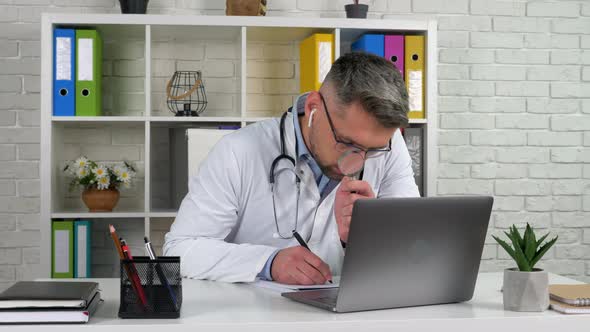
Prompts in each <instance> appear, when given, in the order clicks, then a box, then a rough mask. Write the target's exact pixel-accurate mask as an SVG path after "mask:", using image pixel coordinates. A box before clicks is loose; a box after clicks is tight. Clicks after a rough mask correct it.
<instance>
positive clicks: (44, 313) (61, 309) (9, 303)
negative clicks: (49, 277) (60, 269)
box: [0, 281, 101, 324]
mask: <svg viewBox="0 0 590 332" xmlns="http://www.w3.org/2000/svg"><path fill="white" fill-rule="evenodd" d="M100 302H101V299H100V292H99V289H98V283H96V282H58V281H19V282H17V283H16V284H14V285H13V286H12V287H10V288H8V289H7V290H5V291H4V292H2V293H1V294H0V324H31V323H36V324H43V323H87V322H88V320H89V319H90V317H91V316H92V315H93V314H94V312H95V311H96V309H97V307H98V305H99V304H100Z"/></svg>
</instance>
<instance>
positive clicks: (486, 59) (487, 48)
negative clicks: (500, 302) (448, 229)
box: [0, 0, 590, 289]
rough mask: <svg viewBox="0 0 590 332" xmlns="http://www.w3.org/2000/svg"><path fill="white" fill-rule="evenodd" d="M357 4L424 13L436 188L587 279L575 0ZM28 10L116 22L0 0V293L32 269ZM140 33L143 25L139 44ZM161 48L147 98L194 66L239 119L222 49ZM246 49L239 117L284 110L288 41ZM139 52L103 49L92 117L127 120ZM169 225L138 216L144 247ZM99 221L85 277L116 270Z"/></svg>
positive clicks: (155, 6)
mask: <svg viewBox="0 0 590 332" xmlns="http://www.w3.org/2000/svg"><path fill="white" fill-rule="evenodd" d="M349 2H350V1H345V0H339V1H327V0H319V1H318V0H314V1H308V0H306V1H303V0H299V1H287V0H271V1H269V13H268V15H274V16H282V15H286V16H304V17H318V16H323V17H343V16H344V11H343V6H344V4H346V3H349ZM365 3H368V4H369V6H370V9H369V10H370V13H369V15H370V17H371V18H381V17H387V15H390V14H393V15H395V14H403V15H407V14H412V13H418V14H419V15H424V14H426V15H432V16H433V17H436V18H437V19H438V28H439V36H438V42H439V50H438V60H439V63H440V64H439V68H438V76H439V77H438V79H439V82H438V87H439V99H438V111H439V112H440V113H441V114H440V130H439V134H438V143H439V147H440V151H439V160H438V162H439V173H438V179H437V184H438V189H437V191H438V194H440V195H447V194H449V195H455V194H490V195H494V196H495V198H496V200H495V205H494V213H493V218H492V220H491V223H490V233H493V234H498V232H497V230H496V229H495V227H501V228H504V227H508V226H509V225H510V224H512V223H517V224H519V225H522V224H523V223H524V222H526V221H529V222H531V223H533V224H534V225H537V226H540V227H543V228H545V229H546V230H548V231H551V232H552V233H555V234H558V235H559V236H560V240H559V243H558V245H557V246H556V248H554V250H552V251H551V252H550V253H549V254H548V256H547V257H548V258H550V259H546V260H544V261H543V262H542V264H541V267H543V268H546V269H548V270H549V271H551V272H555V273H561V274H565V275H570V276H573V277H574V278H578V279H580V280H585V281H590V249H589V247H590V221H589V220H590V215H588V213H590V190H588V189H586V188H587V187H588V185H590V152H589V151H590V150H589V149H590V122H589V120H588V119H587V114H590V29H589V27H590V4H588V3H587V1H584V0H572V1H558V0H539V1H512V0H453V1H443V2H441V1H438V0H401V1H399V0H396V1H393V0H370V1H366V2H365ZM224 8H225V6H224V2H223V1H185V0H176V1H175V0H152V1H150V3H149V10H150V12H151V13H166V14H215V15H220V14H223V12H224ZM44 11H51V12H71V13H76V12H96V13H117V12H118V11H119V9H118V1H115V0H108V1H105V0H92V1H88V0H75V1H70V0H67V1H66V0H13V1H0V265H1V266H0V289H1V288H4V287H6V286H7V285H9V284H10V282H11V281H13V280H14V279H22V278H29V277H31V276H33V273H34V272H35V271H36V267H37V264H38V261H39V247H38V241H39V220H38V218H39V215H38V213H39V197H38V196H39V183H38V178H39V163H38V160H39V154H40V153H39V141H40V139H41V137H40V136H39V129H38V126H39V115H38V112H39V111H38V109H39V99H40V98H39V90H40V86H39V79H40V77H39V75H40V42H39V34H40V26H39V20H40V13H42V12H44ZM156 30H157V29H154V28H153V29H152V33H153V34H154V36H157V35H158V33H157V31H156ZM113 37H116V36H114V35H111V36H109V38H113ZM160 37H162V36H160ZM165 41H166V39H165V38H164V39H163V40H161V42H156V43H154V44H153V45H152V54H154V56H155V57H156V58H157V60H156V61H155V62H154V63H153V65H152V73H153V79H152V89H154V91H157V90H160V91H161V90H162V87H163V86H164V85H165V83H166V80H167V79H168V78H169V76H170V74H171V73H172V72H173V71H174V70H175V69H181V68H197V69H203V70H204V71H205V75H206V77H207V78H208V79H209V80H208V81H206V82H208V83H207V84H208V86H207V88H208V90H207V91H208V97H209V98H210V100H211V101H212V103H211V104H212V105H213V104H216V105H217V107H218V109H215V111H217V112H220V113H224V114H225V115H231V114H233V113H236V111H237V110H239V103H238V98H237V93H238V91H239V80H237V79H236V78H237V75H238V73H239V61H238V59H239V54H238V48H237V45H236V44H235V43H232V42H204V43H200V44H195V43H187V42H186V41H184V42H183V41H182V40H176V41H175V43H176V44H175V45H174V52H173V54H172V53H170V49H171V48H168V47H167V46H168V45H167V44H166V43H165ZM249 46H250V47H249V48H248V70H249V72H250V73H251V75H250V78H249V79H248V94H249V105H247V107H248V110H249V111H250V112H251V113H252V115H255V114H266V115H268V114H269V112H272V107H273V105H277V104H279V105H288V104H289V103H290V102H291V100H292V97H293V96H295V95H296V94H297V93H298V86H297V84H298V83H297V82H298V77H297V75H298V74H297V72H298V59H297V52H294V51H293V50H294V49H296V45H293V44H281V43H276V44H265V46H264V47H262V48H256V47H251V46H252V45H249ZM144 47H145V46H144V45H143V43H142V42H140V41H129V42H128V43H116V44H112V43H110V44H109V43H107V44H106V45H105V62H104V76H105V81H106V82H108V83H109V86H108V87H105V99H104V104H105V112H106V113H108V114H118V113H120V112H123V111H122V110H127V111H126V112H127V113H126V114H140V113H141V112H143V100H144V95H143V93H144V92H143V89H142V87H143V82H142V81H141V79H140V78H139V77H141V75H143V73H144V70H145V68H144V65H143V64H144V59H143V56H144V53H143V52H144ZM175 59H176V60H175ZM195 59H196V61H195ZM111 83H112V84H111ZM265 94H268V95H270V96H265ZM228 95H229V96H230V98H228ZM164 100H165V98H164V96H163V94H162V93H153V95H152V102H153V105H152V106H153V109H155V110H164V111H166V108H165V107H164V108H162V106H163V104H162V103H163V102H164ZM213 101H214V102H215V103H213ZM65 137H67V139H66V141H65V142H64V143H65V144H64V153H63V156H62V157H63V158H64V159H67V158H73V157H75V156H76V155H77V154H79V153H81V152H86V153H89V154H92V155H93V156H95V157H100V158H107V159H116V158H118V157H123V156H124V157H126V158H131V159H136V160H137V161H138V162H139V164H140V166H141V165H142V163H143V152H142V146H143V145H142V144H143V132H142V131H140V132H138V131H137V130H128V131H108V132H107V133H106V134H105V133H104V132H103V133H101V132H100V131H97V130H95V131H93V130H92V129H85V130H84V131H79V130H77V129H75V128H69V129H68V135H66V136H65ZM88 143H93V145H94V146H92V147H89V144H88ZM135 190H139V191H134V192H131V193H127V196H126V197H124V198H123V199H124V200H125V199H132V196H133V195H134V193H137V192H139V193H143V191H142V190H143V188H136V189H135ZM70 198H71V200H66V201H65V202H64V204H79V200H76V197H75V194H72V196H71V197H70ZM124 204H125V203H124ZM126 204H132V203H126ZM107 222H111V221H107ZM112 222H118V221H112ZM170 222H171V220H169V219H162V220H152V240H153V242H154V244H156V248H157V250H160V246H161V243H162V241H163V234H164V232H165V231H166V229H167V228H168V227H169V224H170ZM104 224H106V223H102V222H101V223H96V224H95V227H96V229H95V235H94V245H95V253H94V255H95V258H96V261H95V263H96V264H95V271H96V272H97V275H104V276H111V275H117V274H118V271H116V270H113V267H112V265H113V264H112V263H113V262H112V261H109V260H106V261H105V260H101V257H114V254H113V253H112V252H111V251H112V248H111V247H110V246H109V243H108V238H107V235H106V234H105V233H104V232H103V230H102V229H101V228H100V227H101V226H103V225H104ZM117 226H118V228H121V229H122V230H126V233H138V234H142V233H143V232H142V228H143V223H142V222H141V220H139V221H138V222H137V223H135V222H133V221H130V222H126V223H120V222H119V224H117ZM127 230H128V231H127ZM500 234H501V233H500ZM131 240H132V245H134V246H140V245H141V238H137V239H131ZM486 243H487V244H486V247H485V249H484V255H483V259H484V260H483V261H482V266H481V269H482V271H499V270H501V269H503V268H506V267H512V266H513V265H514V264H513V263H512V262H510V260H508V259H507V256H506V254H505V253H504V252H503V251H502V250H501V249H499V248H498V246H497V245H496V243H495V242H494V241H493V239H491V237H489V236H488V238H487V240H486Z"/></svg>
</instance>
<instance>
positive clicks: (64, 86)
mask: <svg viewBox="0 0 590 332" xmlns="http://www.w3.org/2000/svg"><path fill="white" fill-rule="evenodd" d="M75 55H76V30H74V29H55V30H54V31H53V115H57V116H74V115H76V99H75V98H76V97H75V96H76V87H75V82H76V77H75V73H76V71H75V65H76V58H75Z"/></svg>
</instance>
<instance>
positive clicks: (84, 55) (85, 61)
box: [78, 38, 94, 81]
mask: <svg viewBox="0 0 590 332" xmlns="http://www.w3.org/2000/svg"><path fill="white" fill-rule="evenodd" d="M92 48H93V45H92V39H91V38H80V39H78V64H79V68H78V81H92V80H93V79H94V78H93V75H92V74H93V72H92V64H93V63H94V60H93V59H92V55H93V52H92Z"/></svg>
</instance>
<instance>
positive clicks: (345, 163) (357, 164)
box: [338, 150, 365, 178]
mask: <svg viewBox="0 0 590 332" xmlns="http://www.w3.org/2000/svg"><path fill="white" fill-rule="evenodd" d="M363 167H365V156H364V152H362V151H358V150H348V151H346V152H344V153H343V154H342V155H341V156H340V158H339V159H338V168H339V169H340V172H341V173H342V174H343V175H344V176H348V177H352V178H356V176H358V175H359V173H360V172H361V171H362V170H363Z"/></svg>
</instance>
